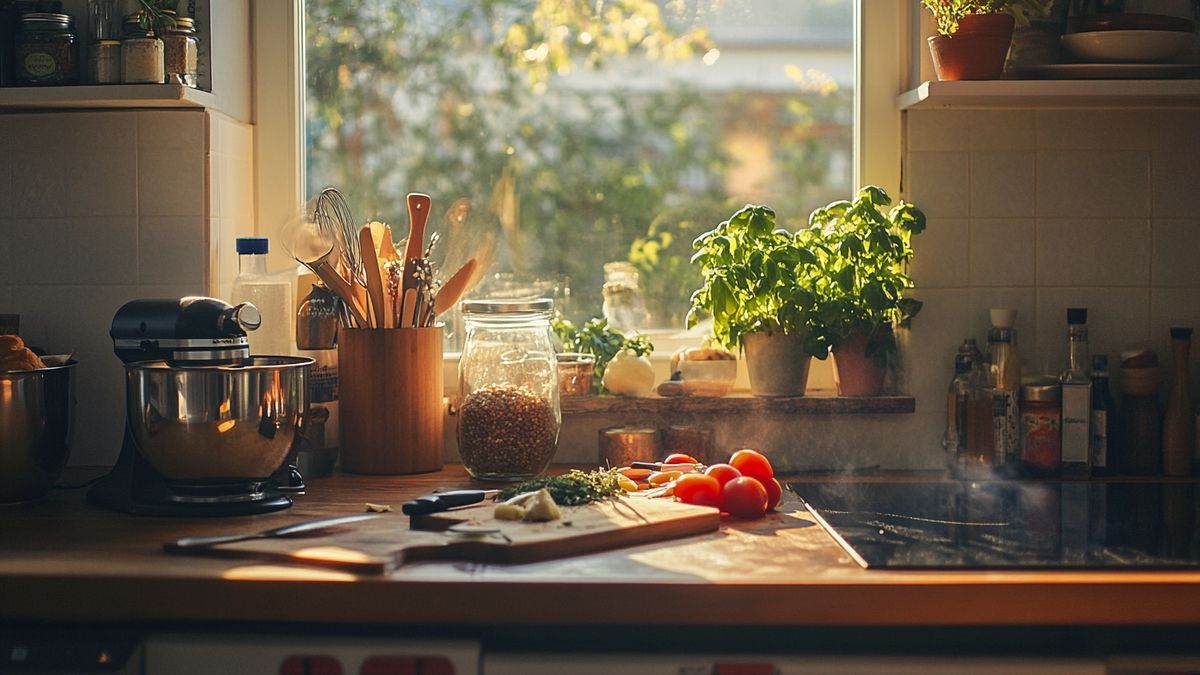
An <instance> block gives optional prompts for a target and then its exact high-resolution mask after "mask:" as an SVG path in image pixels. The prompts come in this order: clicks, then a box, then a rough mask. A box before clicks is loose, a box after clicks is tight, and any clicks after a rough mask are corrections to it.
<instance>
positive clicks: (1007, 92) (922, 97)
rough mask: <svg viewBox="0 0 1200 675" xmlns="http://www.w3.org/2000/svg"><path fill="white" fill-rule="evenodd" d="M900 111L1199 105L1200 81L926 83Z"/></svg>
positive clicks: (904, 99) (906, 96)
mask: <svg viewBox="0 0 1200 675" xmlns="http://www.w3.org/2000/svg"><path fill="white" fill-rule="evenodd" d="M896 104H897V105H898V106H899V107H900V109H901V110H948V109H961V110H968V109H973V108H975V109H978V108H1110V109H1111V108H1200V80H1190V79H1186V80H1185V79H1176V80H978V81H962V82H923V83H921V85H920V86H918V87H917V88H916V89H912V90H910V91H906V92H904V93H903V94H901V95H900V96H899V97H897V99H896Z"/></svg>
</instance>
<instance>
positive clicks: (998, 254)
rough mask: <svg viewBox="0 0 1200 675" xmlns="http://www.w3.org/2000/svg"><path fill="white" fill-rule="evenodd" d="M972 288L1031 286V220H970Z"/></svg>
mask: <svg viewBox="0 0 1200 675" xmlns="http://www.w3.org/2000/svg"><path fill="white" fill-rule="evenodd" d="M970 249H971V250H970V261H971V274H970V284H971V285H972V286H1031V285H1033V282H1034V225H1033V219H1032V218H972V219H971V244H970Z"/></svg>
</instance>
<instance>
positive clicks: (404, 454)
mask: <svg viewBox="0 0 1200 675" xmlns="http://www.w3.org/2000/svg"><path fill="white" fill-rule="evenodd" d="M338 371H339V372H338V375H339V377H338V398H339V408H340V410H339V412H340V416H339V424H338V430H339V433H340V442H341V465H342V470H344V471H347V472H350V473H366V474H408V473H424V472H428V471H437V470H438V469H441V468H442V453H443V446H444V443H445V441H444V437H443V425H444V419H445V396H444V388H443V377H442V329H441V327H440V326H439V327H435V328H389V329H379V328H376V329H364V328H358V329H356V328H342V330H341V331H340V335H339V336H338Z"/></svg>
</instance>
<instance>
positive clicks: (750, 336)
mask: <svg viewBox="0 0 1200 675" xmlns="http://www.w3.org/2000/svg"><path fill="white" fill-rule="evenodd" d="M742 348H743V349H745V350H746V370H747V372H748V373H749V375H750V393H752V394H754V395H755V396H803V395H804V392H805V391H806V390H807V389H808V368H809V366H810V365H811V364H812V357H811V356H809V355H808V354H806V353H805V352H804V340H803V339H802V338H800V337H798V336H795V335H784V334H783V333H747V334H746V335H743V336H742Z"/></svg>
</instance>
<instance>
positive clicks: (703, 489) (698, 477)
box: [675, 473, 721, 508]
mask: <svg viewBox="0 0 1200 675" xmlns="http://www.w3.org/2000/svg"><path fill="white" fill-rule="evenodd" d="M675 496H676V497H678V498H679V501H681V502H683V503H684V504H697V505H699V506H712V507H715V508H721V484H720V483H718V482H717V479H716V478H713V477H712V476H705V475H704V474H702V473H689V474H686V475H684V476H681V477H680V478H679V480H677V481H675Z"/></svg>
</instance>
